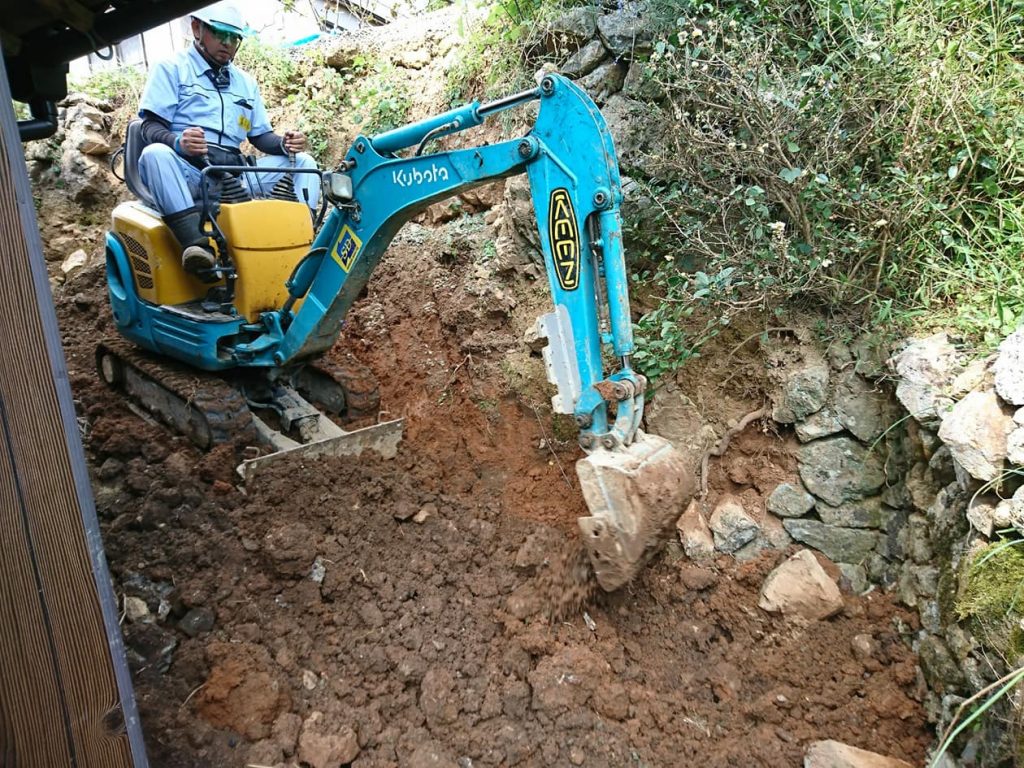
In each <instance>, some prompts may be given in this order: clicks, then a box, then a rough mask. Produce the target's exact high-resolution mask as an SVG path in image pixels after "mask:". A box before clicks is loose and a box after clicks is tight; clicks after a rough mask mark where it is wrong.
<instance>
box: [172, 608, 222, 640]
mask: <svg viewBox="0 0 1024 768" xmlns="http://www.w3.org/2000/svg"><path fill="white" fill-rule="evenodd" d="M213 624H214V615H213V611H212V610H210V609H209V608H193V609H192V610H191V611H189V612H188V613H186V614H185V615H184V617H182V619H181V621H179V622H178V629H180V630H181V631H182V632H184V633H185V634H186V635H188V636H189V637H198V636H199V635H202V634H205V633H206V632H209V631H210V630H211V629H213Z"/></svg>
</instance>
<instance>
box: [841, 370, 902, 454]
mask: <svg viewBox="0 0 1024 768" xmlns="http://www.w3.org/2000/svg"><path fill="white" fill-rule="evenodd" d="M832 402H833V405H832V407H833V409H834V410H835V413H836V417H837V418H838V419H839V422H840V423H841V424H842V425H843V426H844V427H846V428H847V429H848V430H850V432H851V433H852V434H853V435H854V436H855V437H856V438H857V439H859V440H861V441H863V442H865V443H870V442H872V441H874V440H877V439H878V437H879V436H880V435H881V434H882V433H883V432H885V430H886V428H887V427H888V426H889V418H888V417H889V413H888V411H889V407H888V406H889V398H888V397H887V396H886V395H885V393H884V392H881V391H879V390H878V389H876V388H875V387H873V386H872V385H870V384H868V382H867V381H865V380H864V379H863V378H861V377H860V376H858V375H857V374H856V373H854V372H853V371H849V372H847V373H846V374H844V375H843V376H842V377H841V378H840V380H839V383H838V384H837V385H836V389H835V394H834V395H833V398H832Z"/></svg>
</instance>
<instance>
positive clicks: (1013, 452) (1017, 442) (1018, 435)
mask: <svg viewBox="0 0 1024 768" xmlns="http://www.w3.org/2000/svg"><path fill="white" fill-rule="evenodd" d="M1006 460H1007V461H1009V462H1010V463H1011V464H1014V465H1016V466H1018V467H1021V466H1024V427H1017V429H1015V430H1013V432H1011V433H1010V435H1009V437H1007V438H1006Z"/></svg>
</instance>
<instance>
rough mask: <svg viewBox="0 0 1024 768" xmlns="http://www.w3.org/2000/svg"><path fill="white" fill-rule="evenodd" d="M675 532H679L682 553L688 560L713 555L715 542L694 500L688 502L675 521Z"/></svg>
mask: <svg viewBox="0 0 1024 768" xmlns="http://www.w3.org/2000/svg"><path fill="white" fill-rule="evenodd" d="M676 530H677V531H679V541H680V542H681V543H682V545H683V551H684V552H686V556H687V557H689V558H690V559H693V560H699V559H701V558H705V557H711V555H713V554H715V540H714V538H713V537H712V534H711V529H710V528H708V524H707V521H706V520H705V519H704V515H703V514H701V511H700V507H699V506H698V504H697V500H696V499H693V500H691V501H690V504H689V506H687V508H686V511H685V512H683V514H682V516H681V517H680V518H679V520H678V521H676Z"/></svg>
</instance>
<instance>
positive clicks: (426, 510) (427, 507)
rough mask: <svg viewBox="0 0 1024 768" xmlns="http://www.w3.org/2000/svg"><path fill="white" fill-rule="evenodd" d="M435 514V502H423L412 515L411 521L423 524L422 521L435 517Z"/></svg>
mask: <svg viewBox="0 0 1024 768" xmlns="http://www.w3.org/2000/svg"><path fill="white" fill-rule="evenodd" d="M436 515H437V505H436V504H424V505H423V506H422V507H420V511H419V512H417V513H416V514H415V515H414V516H413V518H412V521H413V522H414V523H418V524H419V525H423V523H425V522H427V520H429V519H430V518H432V517H435V516H436Z"/></svg>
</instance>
